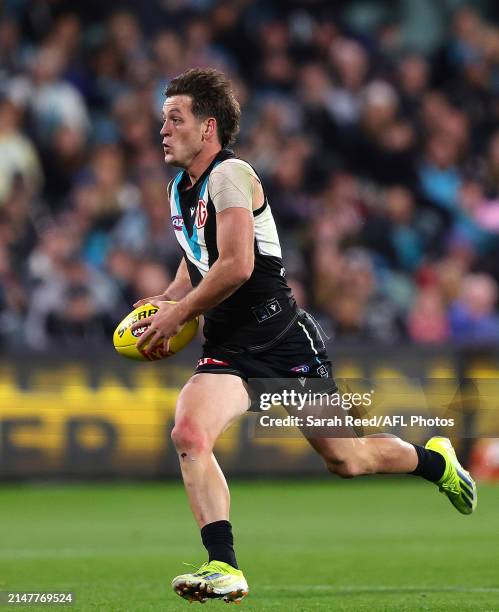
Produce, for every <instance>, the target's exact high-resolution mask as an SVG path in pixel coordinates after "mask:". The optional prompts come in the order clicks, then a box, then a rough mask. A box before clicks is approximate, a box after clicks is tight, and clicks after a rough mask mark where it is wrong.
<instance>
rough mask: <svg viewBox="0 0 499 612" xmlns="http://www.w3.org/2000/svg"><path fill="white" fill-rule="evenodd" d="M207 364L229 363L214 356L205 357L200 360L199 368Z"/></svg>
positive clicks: (226, 364)
mask: <svg viewBox="0 0 499 612" xmlns="http://www.w3.org/2000/svg"><path fill="white" fill-rule="evenodd" d="M205 365H217V366H228V365H229V364H228V363H227V362H226V361H221V360H220V359H213V357H204V358H203V359H199V360H198V366H197V367H198V368H199V367H200V366H205Z"/></svg>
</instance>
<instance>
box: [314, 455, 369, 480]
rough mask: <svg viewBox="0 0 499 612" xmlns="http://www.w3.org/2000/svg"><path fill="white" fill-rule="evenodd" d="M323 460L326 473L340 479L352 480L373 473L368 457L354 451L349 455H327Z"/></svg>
mask: <svg viewBox="0 0 499 612" xmlns="http://www.w3.org/2000/svg"><path fill="white" fill-rule="evenodd" d="M323 459H324V462H325V464H326V467H327V469H328V471H329V472H331V474H336V475H337V476H340V477H341V478H354V477H355V476H362V475H364V474H373V473H374V471H375V470H374V467H373V465H372V462H370V461H369V459H368V457H366V456H365V455H364V453H360V452H356V451H355V450H353V451H352V452H349V453H345V452H344V453H337V452H335V453H328V454H327V455H326V456H325V457H323Z"/></svg>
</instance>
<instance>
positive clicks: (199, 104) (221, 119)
mask: <svg viewBox="0 0 499 612" xmlns="http://www.w3.org/2000/svg"><path fill="white" fill-rule="evenodd" d="M165 96H167V97H170V96H190V97H191V98H192V114H193V115H194V116H195V117H197V118H198V119H206V118H207V117H214V118H215V119H216V120H217V133H218V139H219V140H220V144H221V145H222V147H224V148H225V147H228V146H229V145H231V144H233V143H234V141H235V139H236V136H237V134H238V132H239V118H240V116H241V109H240V107H239V102H238V101H237V100H236V97H235V95H234V92H233V91H232V86H231V83H230V81H229V79H228V78H227V77H226V76H225V74H224V73H223V72H220V71H219V70H215V69H214V68H191V69H190V70H186V71H185V72H183V73H182V74H179V75H178V76H177V77H175V78H174V79H173V80H172V81H171V82H170V84H169V85H168V87H167V88H166V91H165Z"/></svg>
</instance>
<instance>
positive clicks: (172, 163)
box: [164, 153, 184, 168]
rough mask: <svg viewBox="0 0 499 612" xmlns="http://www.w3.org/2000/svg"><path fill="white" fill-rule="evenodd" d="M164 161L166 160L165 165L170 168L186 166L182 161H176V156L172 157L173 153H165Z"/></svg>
mask: <svg viewBox="0 0 499 612" xmlns="http://www.w3.org/2000/svg"><path fill="white" fill-rule="evenodd" d="M164 159H165V163H167V164H168V165H169V166H177V167H178V168H183V167H184V164H182V162H181V161H179V160H178V159H176V158H175V156H174V155H172V154H171V153H165V158H164Z"/></svg>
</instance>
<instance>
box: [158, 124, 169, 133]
mask: <svg viewBox="0 0 499 612" xmlns="http://www.w3.org/2000/svg"><path fill="white" fill-rule="evenodd" d="M159 133H160V134H161V136H168V127H167V122H166V121H165V122H164V123H163V126H162V128H161V130H160V132H159Z"/></svg>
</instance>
